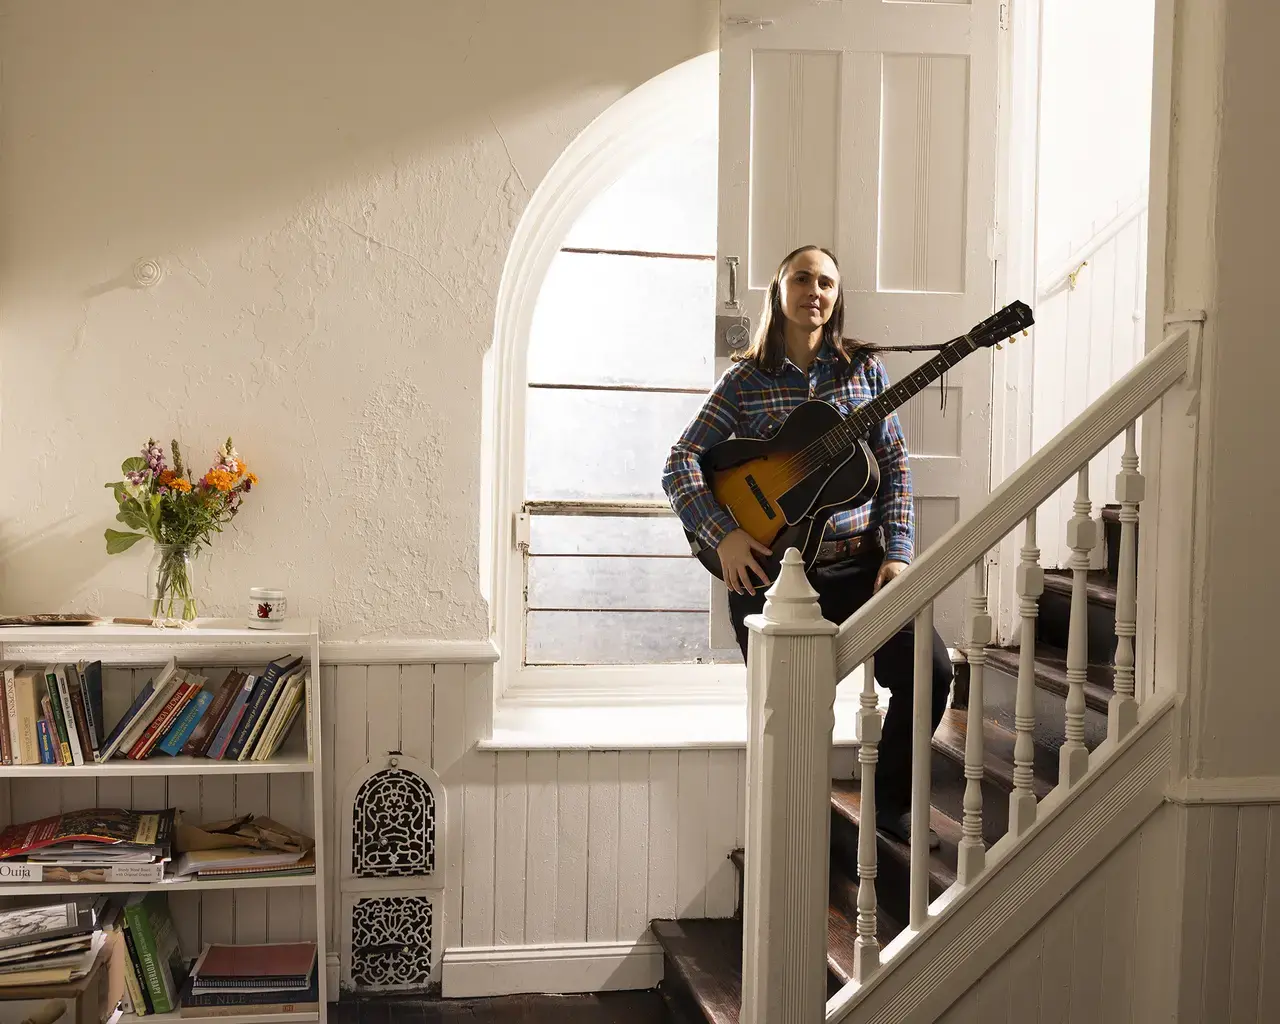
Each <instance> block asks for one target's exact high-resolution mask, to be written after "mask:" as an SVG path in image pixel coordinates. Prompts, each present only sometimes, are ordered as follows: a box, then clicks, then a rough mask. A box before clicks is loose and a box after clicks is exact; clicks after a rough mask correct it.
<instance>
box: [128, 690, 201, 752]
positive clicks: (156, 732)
mask: <svg viewBox="0 0 1280 1024" xmlns="http://www.w3.org/2000/svg"><path fill="white" fill-rule="evenodd" d="M191 690H192V688H191V687H190V686H188V685H187V684H186V683H180V684H179V685H178V688H177V689H176V690H174V691H173V693H172V694H171V695H170V697H169V699H168V700H167V701H166V702H165V705H164V707H162V708H161V709H160V712H159V714H157V715H156V716H155V718H153V719H151V721H150V722H149V723H147V727H146V728H145V729H143V730H142V735H141V736H139V737H138V740H137V742H136V743H134V745H133V746H132V747H131V748H130V750H129V756H130V757H131V758H133V759H134V760H135V761H141V760H142V759H143V758H144V757H146V756H147V755H148V754H149V753H151V748H152V747H154V746H155V745H156V743H157V741H158V740H159V739H160V737H162V736H163V735H164V734H165V733H166V732H168V731H169V726H170V725H172V724H173V719H174V716H176V715H177V714H178V713H179V711H180V710H181V708H182V706H183V705H184V704H185V703H186V701H187V698H188V697H189V696H190V695H191Z"/></svg>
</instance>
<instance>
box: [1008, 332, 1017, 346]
mask: <svg viewBox="0 0 1280 1024" xmlns="http://www.w3.org/2000/svg"><path fill="white" fill-rule="evenodd" d="M1009 344H1010V345H1016V344H1018V336H1017V335H1016V334H1015V335H1013V337H1011V338H1010V339H1009Z"/></svg>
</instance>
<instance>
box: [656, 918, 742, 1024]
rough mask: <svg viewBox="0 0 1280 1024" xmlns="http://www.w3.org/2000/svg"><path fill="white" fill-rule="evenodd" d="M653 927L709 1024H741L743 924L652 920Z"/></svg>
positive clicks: (716, 920)
mask: <svg viewBox="0 0 1280 1024" xmlns="http://www.w3.org/2000/svg"><path fill="white" fill-rule="evenodd" d="M649 927H650V930H651V931H652V932H653V937H654V938H655V939H657V940H658V944H659V945H661V946H662V949H663V951H664V952H665V953H666V954H667V957H668V958H669V959H670V960H671V961H672V962H673V963H674V964H675V966H676V969H677V970H678V972H679V974H680V981H682V982H683V983H684V985H685V986H686V987H687V988H688V991H689V993H690V995H691V996H692V997H693V999H694V1001H695V1002H696V1003H697V1004H698V1009H699V1010H701V1011H702V1015H703V1016H704V1017H705V1018H706V1019H707V1021H708V1024H738V1015H739V1013H740V1011H741V1009H742V922H741V921H740V920H739V919H738V918H735V917H730V918H696V919H692V920H680V921H652V922H650V924H649Z"/></svg>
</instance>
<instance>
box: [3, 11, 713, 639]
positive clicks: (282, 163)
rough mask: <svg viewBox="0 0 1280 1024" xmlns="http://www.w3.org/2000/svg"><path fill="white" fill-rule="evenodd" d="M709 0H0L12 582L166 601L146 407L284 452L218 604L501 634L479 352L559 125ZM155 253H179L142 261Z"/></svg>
mask: <svg viewBox="0 0 1280 1024" xmlns="http://www.w3.org/2000/svg"><path fill="white" fill-rule="evenodd" d="M715 13H716V4H715V0H648V2H646V3H644V4H601V3H598V2H596V0H539V2H538V3H529V2H527V0H489V2H479V3H475V4H446V3H440V2H426V0H363V2H361V3H358V4H357V3H352V2H350V0H272V2H271V3H266V4H263V3H254V2H249V0H229V2H214V0H203V2H183V3H174V2H171V0H130V2H129V3H113V4H101V3H97V2H94V0H41V2H39V3H33V2H30V0H8V2H3V3H0V343H2V345H3V348H2V349H0V359H2V361H0V426H2V431H0V609H2V610H4V611H6V612H9V611H20V610H21V611H31V610H90V611H95V612H101V613H107V614H129V613H134V614H137V613H138V612H140V611H141V610H142V609H143V608H144V597H143V591H144V584H145V567H146V563H147V560H148V557H149V547H150V545H148V544H139V545H137V546H136V547H135V549H134V550H133V551H132V552H129V553H127V554H124V555H117V556H114V557H108V556H107V555H106V553H105V548H104V544H103V540H102V531H103V529H104V528H105V527H106V526H108V525H112V518H113V515H114V508H113V504H112V502H111V500H110V495H109V493H108V492H107V491H105V490H103V488H102V484H103V482H104V481H107V480H110V479H115V478H117V477H118V475H119V474H118V468H119V464H120V461H121V460H122V459H123V458H125V457H127V456H129V455H132V454H134V453H135V449H137V448H138V447H139V445H140V444H141V443H142V442H143V441H144V440H145V439H146V437H147V436H148V435H154V436H155V437H157V438H159V439H162V440H165V441H166V442H167V441H168V439H169V438H170V437H175V436H176V437H178V438H179V439H180V441H181V442H182V443H183V444H184V446H185V448H186V450H187V452H188V453H189V455H190V458H191V459H192V460H193V461H198V462H201V463H203V462H205V461H206V460H208V459H209V458H210V457H211V456H212V453H213V450H214V447H215V446H216V445H217V444H218V443H219V442H220V441H221V440H222V439H223V438H224V437H225V436H226V435H227V434H231V435H233V436H234V438H235V440H236V444H237V447H238V448H239V450H240V452H241V454H242V455H243V456H244V458H245V459H246V460H247V461H248V463H249V465H250V466H251V468H253V469H254V470H255V471H256V472H257V473H258V474H259V476H260V477H261V480H262V483H261V486H260V488H259V489H257V490H255V492H254V493H253V494H252V495H250V501H249V503H248V504H247V506H246V508H245V511H244V512H243V514H242V515H241V516H240V517H239V518H238V520H237V522H236V524H235V526H234V527H233V528H232V530H231V531H230V532H229V533H228V534H224V535H223V536H222V537H220V538H218V540H217V543H216V544H215V553H214V557H213V559H212V560H211V561H210V562H206V563H205V564H204V565H202V566H201V570H200V574H201V578H202V579H203V580H204V581H205V587H204V596H205V602H204V608H203V610H204V611H206V612H207V613H210V614H240V613H241V609H242V604H243V601H242V595H243V594H244V592H245V590H246V588H247V587H249V586H252V585H255V584H262V585H280V586H284V587H286V588H288V590H289V592H290V594H291V596H292V597H293V598H295V601H296V604H295V609H296V610H297V611H298V612H300V613H302V614H318V615H321V616H322V617H323V618H324V624H325V634H326V635H327V636H328V637H330V638H342V639H347V638H352V639H354V638H374V637H409V636H423V637H447V638H452V637H462V638H474V637H480V636H483V635H485V634H486V632H487V624H486V622H487V615H486V608H485V604H484V600H483V598H482V596H481V593H480V584H479V580H478V575H479V574H478V569H477V558H478V555H477V547H478V538H479V532H480V531H479V521H478V519H479V508H480V496H479V493H478V491H479V478H480V476H479V474H480V460H481V452H480V383H481V364H482V359H483V355H484V352H485V350H486V349H487V348H488V347H489V345H490V342H491V339H492V325H493V309H494V301H495V296H496V293H497V288H498V282H499V278H500V275H501V272H502V266H503V261H504V259H505V257H506V251H507V244H508V241H509V239H510V237H511V235H512V232H513V230H514V227H515V225H516V222H517V220H518V218H519V216H520V213H521V211H522V209H523V208H524V205H525V203H526V202H527V200H528V198H529V196H530V194H531V192H532V190H533V189H534V188H536V187H537V184H538V182H539V181H540V180H541V178H542V176H543V175H544V174H545V172H546V170H547V169H548V168H549V167H550V165H551V163H552V162H553V161H554V159H555V158H556V156H557V155H558V154H559V152H560V151H561V150H562V149H563V147H564V146H565V145H566V144H567V142H568V141H569V140H570V139H571V138H572V137H573V136H574V135H575V134H576V133H577V132H578V131H580V130H581V129H582V128H583V127H584V126H585V125H586V124H587V123H588V122H589V121H590V120H591V119H592V118H593V117H594V116H595V115H597V114H598V113H599V112H600V111H601V110H603V109H604V108H605V107H607V106H608V105H609V103H611V102H612V101H614V100H615V99H617V98H618V97H619V96H621V95H622V94H624V93H625V92H626V91H628V90H629V89H631V88H634V87H635V86H636V85H638V84H640V83H641V82H643V81H645V80H646V79H648V78H650V77H652V76H653V75H656V74H658V73H660V72H662V71H663V70H665V69H667V68H669V67H671V66H673V65H675V64H677V63H679V62H680V61H682V60H685V59H687V58H689V57H691V56H693V55H695V54H697V53H700V52H703V51H705V50H707V49H710V48H713V47H714V45H715V31H716V27H715ZM139 259H154V260H158V261H159V262H160V264H161V265H162V266H163V268H164V276H163V278H162V280H161V281H160V283H158V284H156V285H153V286H151V287H139V286H138V285H136V283H135V282H134V279H133V276H132V268H133V265H134V263H135V261H137V260H139Z"/></svg>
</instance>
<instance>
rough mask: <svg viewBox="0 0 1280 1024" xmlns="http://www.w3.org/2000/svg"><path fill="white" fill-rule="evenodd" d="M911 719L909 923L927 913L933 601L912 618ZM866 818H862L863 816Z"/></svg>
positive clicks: (918, 923) (919, 921) (917, 922)
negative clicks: (912, 670)
mask: <svg viewBox="0 0 1280 1024" xmlns="http://www.w3.org/2000/svg"><path fill="white" fill-rule="evenodd" d="M912 682H913V686H912V695H913V698H914V699H913V702H912V703H913V707H912V714H913V718H912V723H911V890H910V895H909V898H908V909H909V916H908V921H907V923H908V926H909V927H911V928H922V927H924V923H925V921H926V920H927V919H928V917H929V799H930V796H931V793H930V790H929V783H930V781H931V770H932V758H933V748H932V740H933V729H932V724H933V717H932V713H931V709H932V707H933V602H932V601H930V602H929V603H928V604H926V605H925V606H924V607H923V608H922V609H920V611H919V612H917V613H916V618H915V673H914V678H913V680H912ZM863 820H865V819H863Z"/></svg>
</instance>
